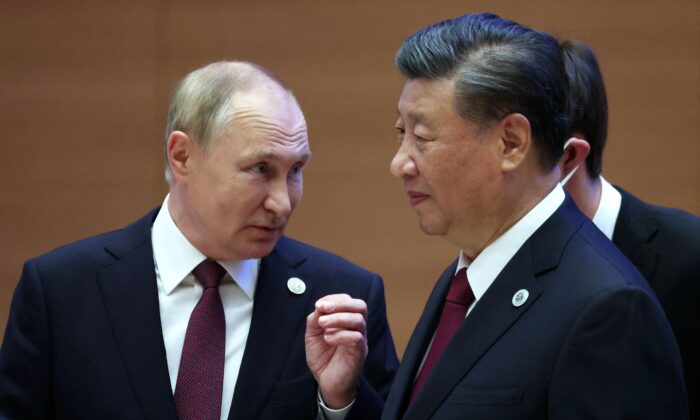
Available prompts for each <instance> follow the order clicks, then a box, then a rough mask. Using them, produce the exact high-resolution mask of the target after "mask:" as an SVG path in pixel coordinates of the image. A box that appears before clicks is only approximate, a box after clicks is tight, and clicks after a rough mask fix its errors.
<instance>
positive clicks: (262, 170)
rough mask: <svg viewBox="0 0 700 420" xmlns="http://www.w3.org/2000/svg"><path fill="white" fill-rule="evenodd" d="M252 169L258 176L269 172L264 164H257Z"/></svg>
mask: <svg viewBox="0 0 700 420" xmlns="http://www.w3.org/2000/svg"><path fill="white" fill-rule="evenodd" d="M253 169H254V170H255V172H257V173H259V174H266V173H268V172H269V168H268V167H267V165H265V164H264V163H259V164H257V165H255V166H254V167H253Z"/></svg>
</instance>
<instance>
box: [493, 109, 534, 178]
mask: <svg viewBox="0 0 700 420" xmlns="http://www.w3.org/2000/svg"><path fill="white" fill-rule="evenodd" d="M496 128H497V130H498V134H499V137H500V141H501V150H500V152H501V170H503V171H505V172H512V171H514V170H515V169H517V168H518V167H520V165H521V164H522V163H523V161H524V160H525V158H526V157H527V155H528V152H529V151H530V148H531V147H532V130H531V128H530V121H528V119H527V118H526V117H525V116H524V115H523V114H518V113H515V114H508V115H506V116H505V117H503V118H502V119H501V120H500V121H499V122H498V123H497V127H496Z"/></svg>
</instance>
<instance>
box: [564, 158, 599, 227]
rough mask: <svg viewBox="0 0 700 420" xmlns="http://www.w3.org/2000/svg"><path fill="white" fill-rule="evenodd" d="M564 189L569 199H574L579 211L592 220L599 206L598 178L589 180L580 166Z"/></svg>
mask: <svg viewBox="0 0 700 420" xmlns="http://www.w3.org/2000/svg"><path fill="white" fill-rule="evenodd" d="M565 188H566V190H567V191H568V192H569V194H571V198H573V199H574V202H575V203H576V206H577V207H578V208H579V210H581V211H582V212H583V214H585V215H586V216H588V218H589V219H593V216H594V215H595V212H596V211H597V210H598V205H599V204H600V194H601V191H602V184H601V182H600V177H595V178H591V177H590V176H589V175H588V171H587V170H585V167H584V166H582V167H581V168H579V170H578V171H577V172H576V173H575V174H574V176H572V177H571V179H569V182H567V183H566V187H565Z"/></svg>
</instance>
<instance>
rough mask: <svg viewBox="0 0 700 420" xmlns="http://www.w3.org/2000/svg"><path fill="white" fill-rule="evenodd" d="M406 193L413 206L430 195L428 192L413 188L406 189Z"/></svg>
mask: <svg viewBox="0 0 700 420" xmlns="http://www.w3.org/2000/svg"><path fill="white" fill-rule="evenodd" d="M406 195H407V196H408V203H409V204H410V205H412V206H415V205H417V204H420V203H421V202H423V201H425V200H426V199H427V198H428V197H429V196H428V195H427V194H423V193H421V192H418V191H412V190H409V191H406Z"/></svg>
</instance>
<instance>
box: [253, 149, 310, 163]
mask: <svg viewBox="0 0 700 420" xmlns="http://www.w3.org/2000/svg"><path fill="white" fill-rule="evenodd" d="M260 157H261V158H262V159H265V160H279V159H280V157H279V155H278V154H277V153H275V152H271V151H266V152H263V153H262V155H261V156H260ZM310 159H311V151H306V152H304V153H302V154H301V156H299V161H308V160H310Z"/></svg>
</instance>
